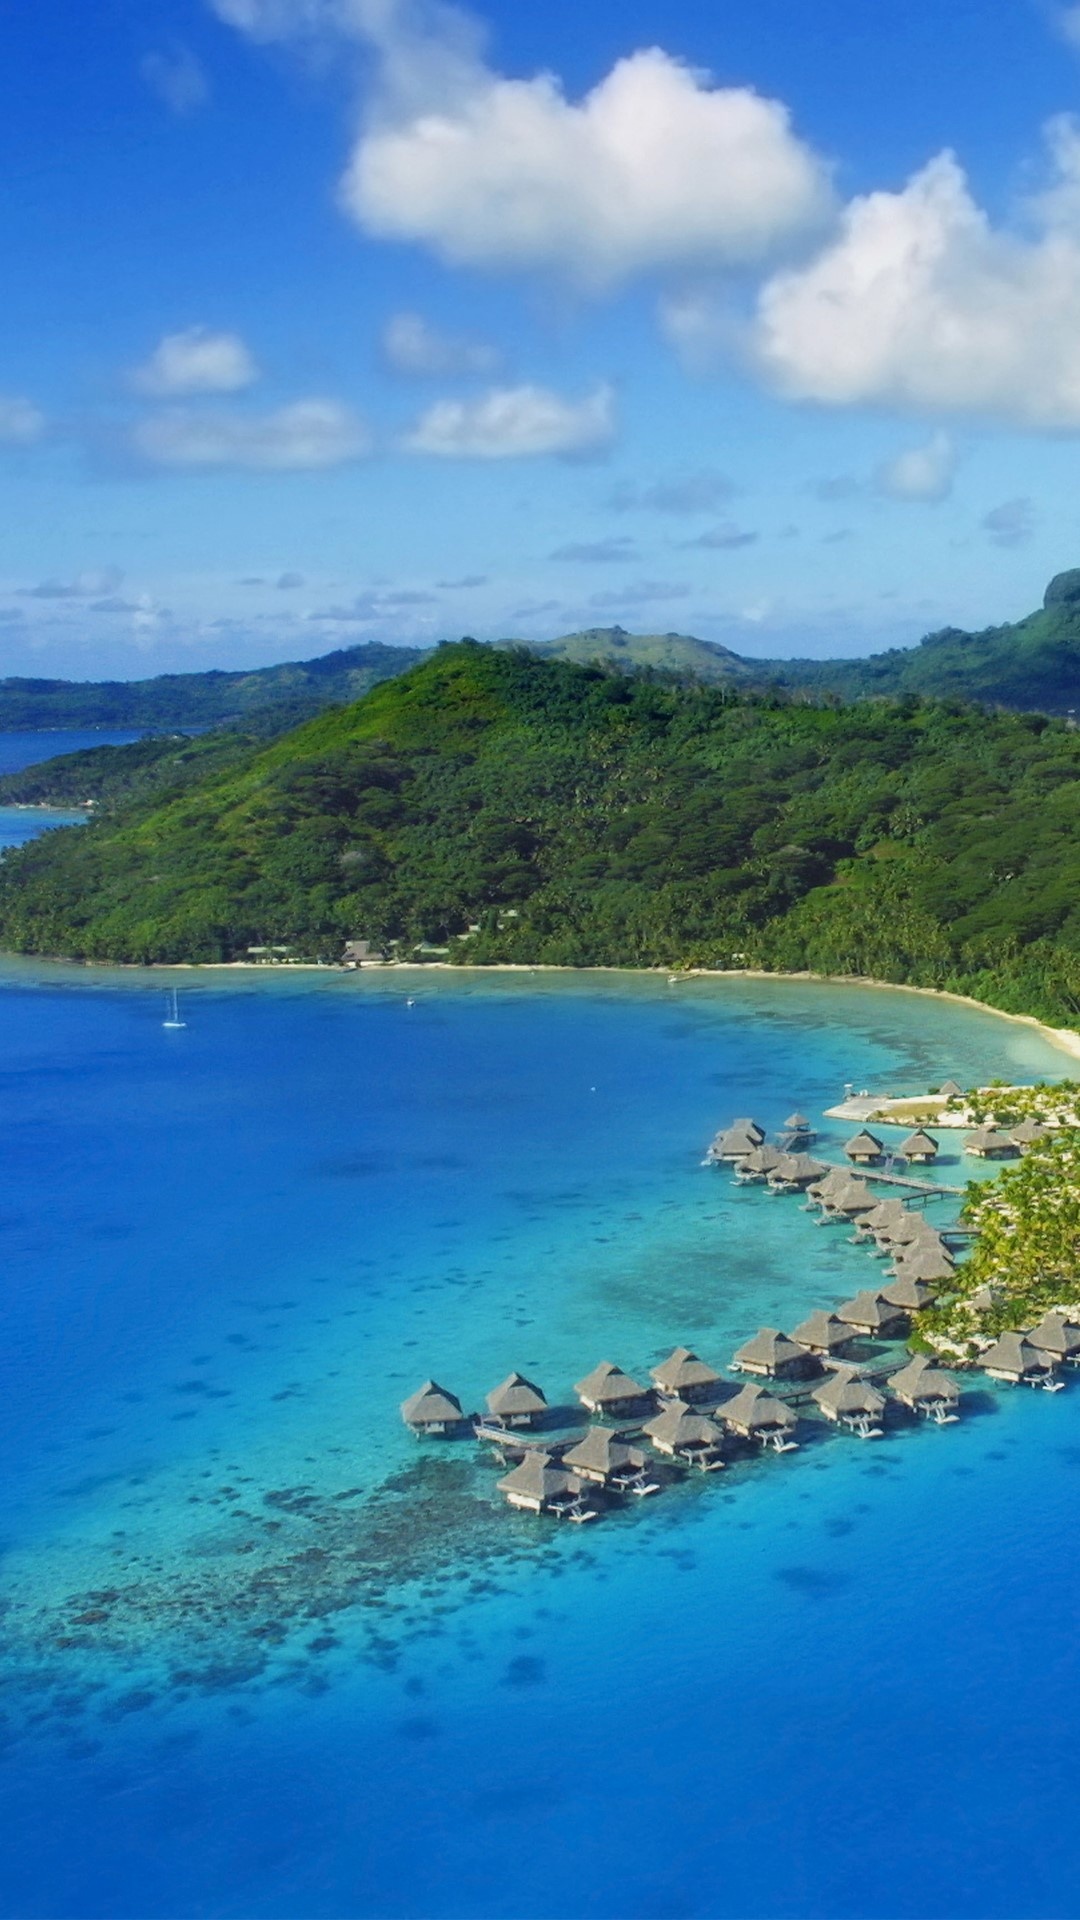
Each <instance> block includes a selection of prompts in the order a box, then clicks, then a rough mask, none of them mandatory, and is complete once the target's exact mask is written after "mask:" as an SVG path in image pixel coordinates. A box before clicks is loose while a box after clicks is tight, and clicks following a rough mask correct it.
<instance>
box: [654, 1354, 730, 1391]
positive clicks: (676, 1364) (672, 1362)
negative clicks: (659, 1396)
mask: <svg viewBox="0 0 1080 1920" xmlns="http://www.w3.org/2000/svg"><path fill="white" fill-rule="evenodd" d="M651 1373H652V1378H653V1379H654V1380H655V1381H656V1384H657V1386H658V1387H662V1388H663V1390H664V1392H665V1393H681V1392H682V1390H683V1388H684V1387H691V1388H693V1387H712V1386H715V1384H716V1382H717V1381H718V1380H719V1378H720V1375H719V1374H718V1373H717V1371H716V1369H715V1367H710V1366H707V1365H706V1363H705V1361H704V1360H699V1359H698V1356H697V1354H696V1353H695V1352H694V1350H693V1348H692V1347H676V1348H675V1350H674V1352H673V1353H669V1354H668V1357H667V1359H666V1360H661V1362H660V1364H659V1366H656V1367H653V1368H652V1369H651Z"/></svg>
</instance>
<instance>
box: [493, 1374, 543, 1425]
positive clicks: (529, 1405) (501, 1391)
mask: <svg viewBox="0 0 1080 1920" xmlns="http://www.w3.org/2000/svg"><path fill="white" fill-rule="evenodd" d="M487 1409H488V1412H489V1413H490V1415H491V1417H492V1419H493V1420H499V1421H501V1422H502V1424H503V1426H504V1427H535V1426H536V1424H537V1422H538V1421H539V1420H542V1419H543V1418H544V1416H545V1414H546V1413H547V1410H548V1403H547V1401H546V1399H545V1398H544V1395H543V1394H542V1393H541V1391H540V1388H539V1387H537V1386H534V1385H533V1382H532V1381H531V1380H526V1378H525V1375H524V1374H523V1373H508V1374H507V1376H506V1379H505V1380H504V1381H503V1383H502V1385H501V1386H499V1387H495V1388H494V1390H493V1391H492V1392H491V1393H489V1394H488V1396H487Z"/></svg>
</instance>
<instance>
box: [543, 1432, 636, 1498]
mask: <svg viewBox="0 0 1080 1920" xmlns="http://www.w3.org/2000/svg"><path fill="white" fill-rule="evenodd" d="M648 1464H649V1461H648V1456H647V1455H646V1454H644V1453H642V1451H641V1449H640V1447H632V1446H630V1445H629V1443H628V1442H627V1441H625V1440H621V1439H620V1438H619V1435H618V1434H617V1433H613V1432H612V1430H611V1428H610V1427H590V1428H589V1429H588V1431H587V1433H586V1434H585V1435H584V1437H583V1438H582V1439H581V1440H578V1441H577V1442H576V1443H575V1444H574V1446H572V1447H568V1448H567V1450H566V1452H565V1453H564V1454H563V1465H564V1467H567V1468H568V1469H569V1471H570V1472H571V1473H578V1474H580V1475H581V1477H582V1479H583V1480H595V1481H596V1482H597V1483H598V1484H599V1485H600V1486H604V1487H606V1486H615V1487H621V1486H629V1485H631V1484H632V1483H634V1482H638V1483H640V1482H641V1481H643V1480H644V1479H645V1477H646V1469H647V1467H648Z"/></svg>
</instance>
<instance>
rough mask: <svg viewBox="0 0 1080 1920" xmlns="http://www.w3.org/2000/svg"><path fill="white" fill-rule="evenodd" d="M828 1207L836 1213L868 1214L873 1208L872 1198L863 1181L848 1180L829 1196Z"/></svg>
mask: <svg viewBox="0 0 1080 1920" xmlns="http://www.w3.org/2000/svg"><path fill="white" fill-rule="evenodd" d="M829 1205H830V1207H833V1208H835V1210H836V1212H837V1213H850V1214H852V1215H853V1216H854V1215H855V1214H857V1213H870V1212H872V1210H873V1207H874V1196H873V1194H872V1193H871V1191H870V1189H869V1187H868V1186H867V1184H866V1181H865V1180H849V1181H848V1183H847V1185H846V1186H845V1187H839V1188H837V1189H836V1190H835V1191H834V1192H832V1193H831V1194H830V1195H829Z"/></svg>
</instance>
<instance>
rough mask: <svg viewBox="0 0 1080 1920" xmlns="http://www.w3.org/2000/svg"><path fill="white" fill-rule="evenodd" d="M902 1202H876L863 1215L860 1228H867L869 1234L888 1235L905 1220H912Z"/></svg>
mask: <svg viewBox="0 0 1080 1920" xmlns="http://www.w3.org/2000/svg"><path fill="white" fill-rule="evenodd" d="M913 1218H914V1216H913V1215H912V1214H911V1213H909V1211H908V1209H907V1207H906V1206H905V1205H904V1202H903V1201H902V1200H878V1201H877V1202H875V1204H874V1206H873V1207H871V1209H870V1212H869V1213H865V1214H864V1215H863V1217H862V1219H861V1220H860V1222H859V1225H860V1227H869V1229H870V1231H871V1233H886V1232H887V1233H889V1234H890V1236H891V1235H892V1230H893V1228H894V1227H898V1226H902V1225H903V1223H904V1221H905V1220H910V1219H913Z"/></svg>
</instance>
